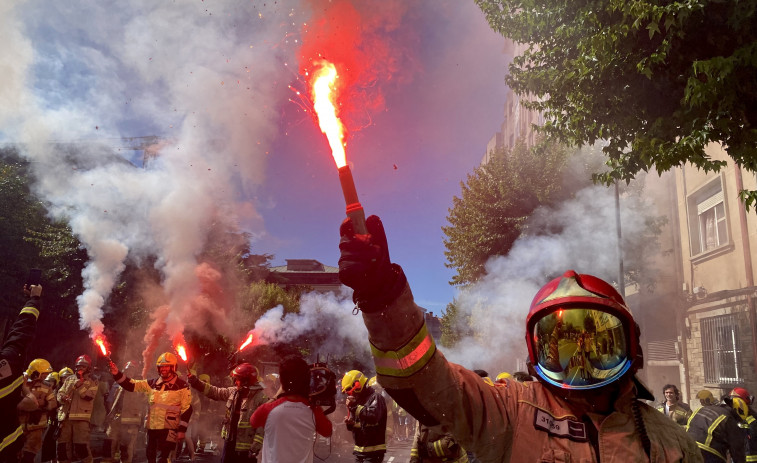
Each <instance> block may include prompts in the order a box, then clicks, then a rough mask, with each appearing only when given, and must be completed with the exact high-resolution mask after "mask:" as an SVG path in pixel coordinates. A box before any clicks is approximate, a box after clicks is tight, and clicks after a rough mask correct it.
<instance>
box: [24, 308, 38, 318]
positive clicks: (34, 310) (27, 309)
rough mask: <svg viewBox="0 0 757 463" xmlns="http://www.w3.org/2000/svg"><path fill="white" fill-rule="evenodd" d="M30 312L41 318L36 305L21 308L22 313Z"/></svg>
mask: <svg viewBox="0 0 757 463" xmlns="http://www.w3.org/2000/svg"><path fill="white" fill-rule="evenodd" d="M25 313H30V314H32V315H34V318H39V310H37V309H36V308H34V307H24V308H23V309H21V314H25Z"/></svg>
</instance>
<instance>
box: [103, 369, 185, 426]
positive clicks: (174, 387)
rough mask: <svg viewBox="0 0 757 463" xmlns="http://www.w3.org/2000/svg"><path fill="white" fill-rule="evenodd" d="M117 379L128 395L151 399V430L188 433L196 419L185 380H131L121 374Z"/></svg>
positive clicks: (148, 419)
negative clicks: (133, 393)
mask: <svg viewBox="0 0 757 463" xmlns="http://www.w3.org/2000/svg"><path fill="white" fill-rule="evenodd" d="M114 378H115V380H116V382H117V383H118V384H119V385H120V386H121V387H122V388H124V389H125V390H126V391H128V392H139V393H141V394H144V395H146V396H147V405H148V409H147V429H148V430H150V429H170V430H175V431H177V432H187V426H188V425H189V417H191V416H192V392H191V391H190V390H189V385H188V384H187V383H186V382H184V380H182V379H181V378H179V377H178V376H177V375H174V376H173V378H171V379H170V380H169V381H163V379H162V378H153V379H148V380H144V379H130V378H128V377H127V376H125V375H124V374H123V373H122V372H120V371H119V372H118V374H116V376H114Z"/></svg>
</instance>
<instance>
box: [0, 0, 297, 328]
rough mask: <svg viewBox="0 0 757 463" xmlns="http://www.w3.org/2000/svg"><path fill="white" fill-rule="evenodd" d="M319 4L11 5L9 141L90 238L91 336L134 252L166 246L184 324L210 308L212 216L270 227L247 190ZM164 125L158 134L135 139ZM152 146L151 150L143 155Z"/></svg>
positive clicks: (168, 319) (4, 22) (55, 210)
mask: <svg viewBox="0 0 757 463" xmlns="http://www.w3.org/2000/svg"><path fill="white" fill-rule="evenodd" d="M307 17H308V13H307V11H304V10H300V9H295V8H293V7H292V6H291V5H290V6H289V7H285V6H282V5H278V4H276V3H275V2H270V3H268V4H262V3H259V2H246V3H243V4H217V3H213V4H211V3H210V2H178V3H155V2H150V1H135V2H128V3H126V4H113V3H110V2H106V3H101V2H100V3H98V2H76V3H55V4H51V3H48V2H43V1H27V2H22V3H9V4H3V5H2V6H0V39H2V41H3V44H4V46H3V47H2V50H1V51H0V71H2V72H0V140H2V141H4V142H11V143H16V144H18V146H19V148H20V150H21V151H22V154H23V155H24V156H26V157H27V158H28V159H29V160H30V161H31V166H32V169H33V174H34V176H35V178H36V183H35V189H36V192H37V193H38V194H39V195H40V197H42V198H43V199H44V200H45V201H46V202H48V203H49V204H50V210H51V214H52V215H54V216H55V217H57V218H65V219H67V220H69V221H70V223H71V227H72V229H73V231H74V233H75V234H76V236H77V237H78V238H79V239H80V240H81V242H82V243H83V245H84V246H85V247H86V249H87V252H88V254H89V257H90V261H89V262H88V263H87V265H86V268H85V269H84V271H83V275H82V276H83V278H84V287H85V290H84V292H83V294H82V295H81V296H80V297H79V298H78V304H79V311H80V316H81V320H80V323H81V326H82V328H86V329H88V330H90V332H91V334H92V335H93V336H94V335H97V334H100V333H101V332H102V330H103V325H102V322H101V319H102V316H103V306H104V304H105V302H106V300H107V298H108V297H109V295H110V293H111V291H112V289H113V286H114V284H115V283H116V281H117V280H118V278H119V275H120V274H121V272H122V271H123V270H124V267H125V264H126V262H127V261H128V260H129V259H133V260H134V261H136V262H139V261H140V260H141V259H143V258H145V257H147V256H157V262H156V267H157V268H158V269H159V270H160V271H161V273H162V276H163V279H164V285H163V289H164V291H165V295H166V300H167V301H168V304H167V305H168V306H169V307H170V313H167V314H166V313H164V312H163V311H162V310H159V311H158V313H157V314H156V318H155V322H156V323H157V324H158V327H162V326H163V325H165V326H164V329H165V330H166V331H167V332H168V333H169V334H170V335H174V334H176V333H178V332H180V331H181V330H182V329H183V325H184V322H183V320H184V319H186V318H187V317H188V316H190V315H194V314H195V313H196V311H197V310H200V309H197V305H196V304H195V305H194V306H193V303H192V301H195V300H196V297H197V296H198V294H199V293H200V291H201V289H200V285H199V284H198V278H199V277H198V273H197V272H196V269H197V265H198V262H197V260H196V256H197V254H198V253H199V252H200V251H201V249H202V248H203V246H204V245H205V242H206V239H207V234H208V230H209V229H210V226H211V224H217V223H219V222H220V223H224V222H228V223H229V224H233V225H236V224H239V223H242V224H244V225H246V226H247V227H249V228H252V229H260V227H261V224H260V222H259V217H258V215H257V213H256V211H255V208H254V206H252V205H251V204H250V203H249V202H247V201H246V200H245V198H246V197H249V196H250V195H251V193H252V192H254V190H255V189H256V188H257V187H258V186H259V185H260V184H261V182H262V181H263V178H264V176H263V172H264V167H265V161H266V156H267V155H268V150H269V146H270V143H271V141H272V139H273V138H274V137H275V135H276V127H277V122H278V120H277V119H278V110H277V108H278V107H279V105H280V104H282V103H285V102H286V96H285V95H286V93H287V92H288V89H287V85H286V84H287V83H288V82H289V81H290V80H291V77H292V76H291V71H289V70H288V68H287V66H286V65H285V63H286V62H287V61H294V52H295V51H296V46H295V44H294V43H290V39H289V38H290V37H291V36H292V34H294V33H296V32H298V30H299V27H300V24H301V23H302V22H303V21H304V20H306V19H307ZM84 18H86V20H84ZM154 134H157V135H159V136H161V138H162V142H161V144H160V145H158V146H141V145H140V143H142V142H141V141H140V140H133V139H132V140H125V139H124V137H127V138H128V137H134V136H142V135H154ZM143 149H147V151H146V153H151V154H153V155H155V156H152V157H150V158H149V159H147V161H148V162H145V163H144V164H143V162H142V159H141V153H142V151H141V150H143ZM158 327H156V329H157V328H158ZM158 331H160V330H158Z"/></svg>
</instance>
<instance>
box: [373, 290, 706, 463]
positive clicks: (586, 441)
mask: <svg viewBox="0 0 757 463" xmlns="http://www.w3.org/2000/svg"><path fill="white" fill-rule="evenodd" d="M524 315H525V313H524ZM363 319H364V321H365V324H366V327H367V328H368V332H369V335H370V342H371V351H372V354H373V359H374V363H375V365H376V371H377V372H378V381H379V383H380V384H381V385H382V386H383V387H384V388H385V389H386V391H387V392H388V393H389V394H390V395H391V396H392V397H393V398H394V399H395V400H396V401H397V402H398V403H399V404H400V406H402V407H403V408H405V409H406V410H407V411H408V412H410V413H411V414H412V415H413V416H415V417H416V418H417V419H419V420H420V421H421V422H424V423H425V424H427V425H436V424H441V425H442V426H444V427H445V428H446V429H448V430H449V431H450V432H451V433H452V435H454V436H455V439H456V440H457V442H458V443H459V444H460V445H462V446H463V447H464V448H465V449H467V450H469V451H472V452H473V453H474V454H475V455H476V457H477V458H478V459H479V460H481V461H482V462H509V461H513V462H576V463H587V462H597V461H600V460H601V462H602V463H611V462H616V463H631V462H647V461H650V460H649V459H647V456H646V454H645V451H644V448H643V445H642V438H641V433H640V430H639V428H638V426H637V425H636V423H635V420H634V414H633V411H632V407H634V406H635V407H638V408H637V409H638V412H639V415H640V417H641V419H642V420H643V424H644V426H645V428H646V434H647V435H648V436H649V439H650V441H651V442H650V453H651V461H652V462H653V463H662V462H684V463H688V462H701V461H702V456H701V454H700V453H699V449H698V448H697V446H696V443H695V442H694V441H693V440H692V439H691V438H689V437H688V436H687V435H686V433H685V432H684V431H683V429H682V428H681V427H680V426H678V425H677V424H675V423H674V422H673V421H671V420H670V419H668V418H667V417H665V416H664V415H662V414H661V413H659V412H658V411H657V410H655V409H654V408H652V407H650V406H648V405H646V404H643V403H641V402H639V401H638V400H636V399H635V392H634V387H635V386H634V384H633V382H631V381H626V382H625V383H624V384H625V389H623V390H622V391H621V395H620V397H619V398H618V399H617V400H616V402H615V409H616V411H614V412H612V413H611V414H610V415H607V416H601V415H596V414H588V417H589V418H591V422H593V423H595V426H596V428H594V429H596V439H595V440H596V442H597V447H596V448H595V447H594V446H593V445H592V443H591V440H590V437H591V436H590V432H592V431H593V429H589V428H588V427H587V423H584V422H583V421H582V417H581V416H576V413H575V412H574V411H573V410H572V409H571V405H570V404H569V403H568V402H566V401H565V400H564V399H562V398H560V397H557V396H556V395H555V394H554V393H552V391H551V390H550V389H547V387H546V386H544V385H542V384H541V383H539V382H527V383H518V382H516V381H510V380H508V381H507V383H506V384H505V386H504V387H494V386H489V385H488V384H486V383H484V381H483V380H482V378H481V377H479V376H478V375H477V374H476V373H474V372H472V371H470V370H467V369H465V368H463V367H461V366H459V365H455V364H452V363H449V362H447V360H446V359H445V358H444V355H442V353H441V352H439V351H438V350H437V349H436V345H435V343H434V340H433V338H432V337H431V335H430V334H429V333H428V330H427V328H426V325H425V321H424V315H423V312H422V311H421V309H420V308H419V307H418V306H417V305H416V304H415V302H414V301H413V296H412V293H411V292H410V288H409V287H407V286H406V287H405V289H404V291H403V292H402V294H400V296H399V297H398V298H397V299H396V300H395V301H394V302H393V303H392V304H391V305H390V306H388V307H387V308H386V309H385V310H384V311H383V312H377V313H369V314H366V313H363ZM633 402H636V404H637V405H632V403H633Z"/></svg>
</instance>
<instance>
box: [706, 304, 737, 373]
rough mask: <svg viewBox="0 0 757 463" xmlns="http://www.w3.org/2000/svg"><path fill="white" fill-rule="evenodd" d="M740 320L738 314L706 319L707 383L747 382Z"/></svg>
mask: <svg viewBox="0 0 757 463" xmlns="http://www.w3.org/2000/svg"><path fill="white" fill-rule="evenodd" d="M738 318H739V317H738V314H729V315H720V316H717V317H709V318H704V319H702V321H701V324H700V328H701V332H702V357H703V362H704V381H705V383H715V384H736V383H740V382H742V381H743V377H742V376H743V371H742V369H741V349H740V344H741V343H740V342H739V329H738V327H739V319H738Z"/></svg>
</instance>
